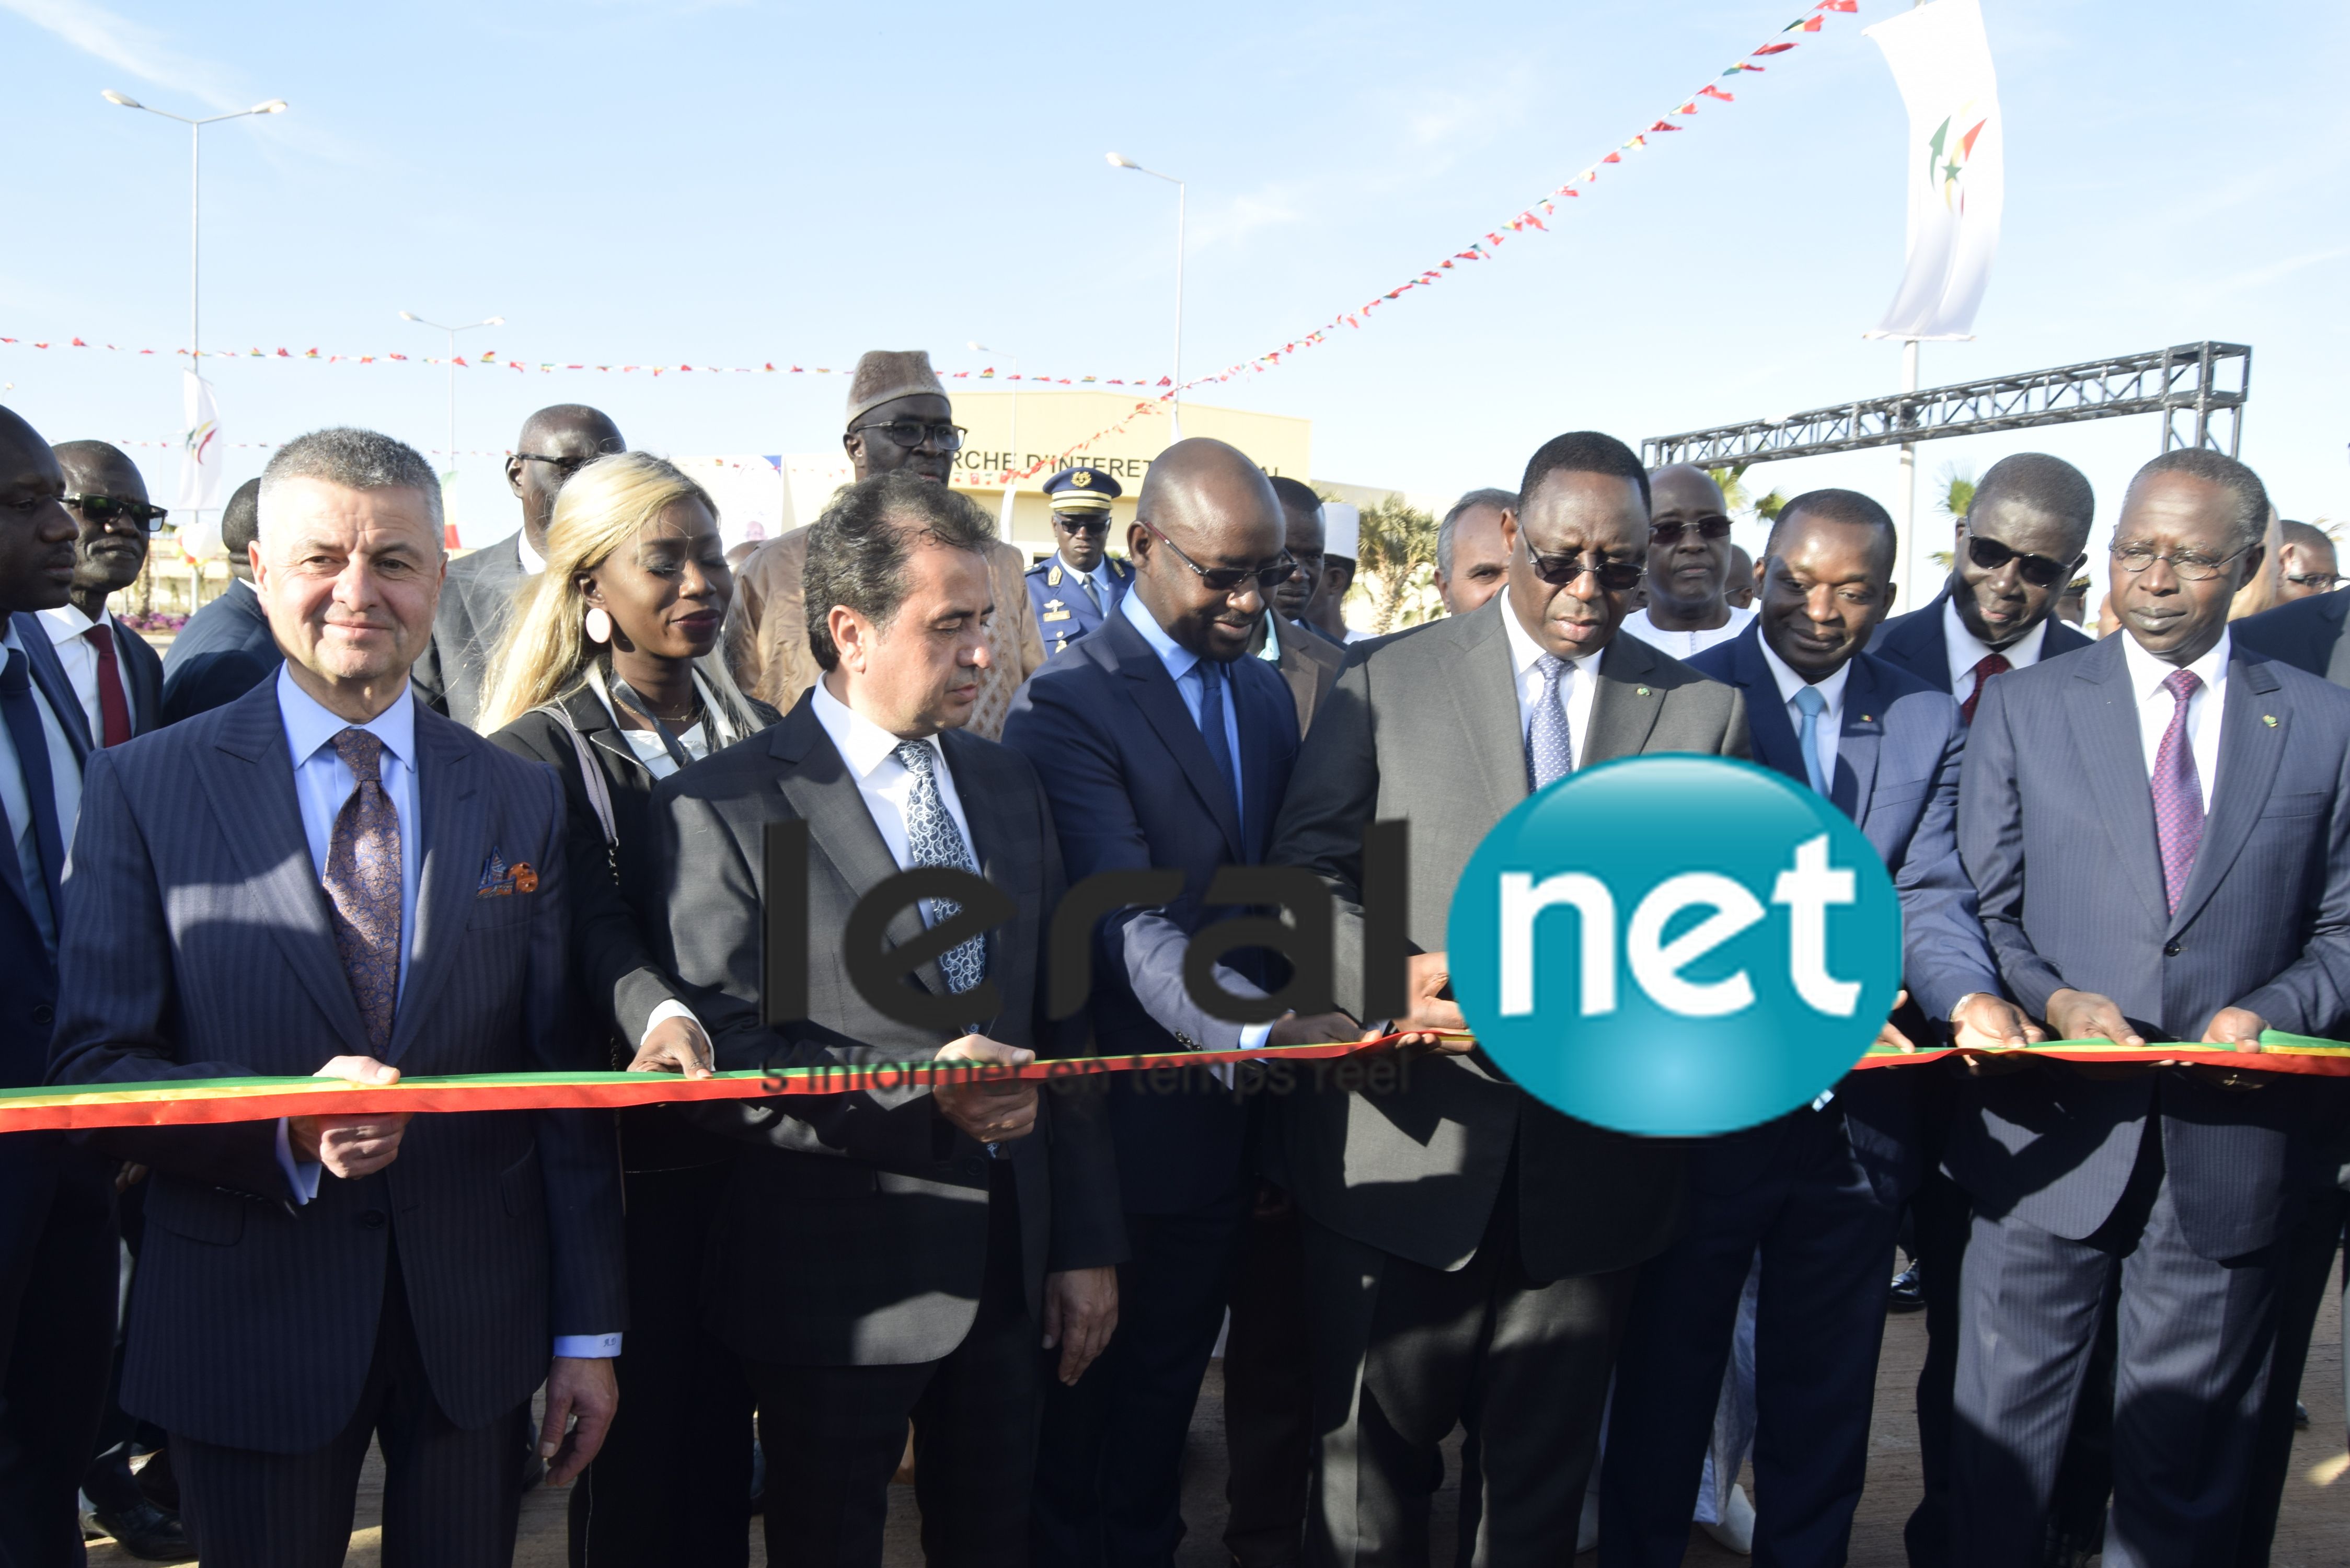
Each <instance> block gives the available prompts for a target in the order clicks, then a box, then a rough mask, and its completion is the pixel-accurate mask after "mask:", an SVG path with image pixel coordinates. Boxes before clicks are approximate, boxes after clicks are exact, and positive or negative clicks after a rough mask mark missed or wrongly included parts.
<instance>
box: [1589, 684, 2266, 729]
mask: <svg viewBox="0 0 2350 1568" xmlns="http://www.w3.org/2000/svg"><path fill="white" fill-rule="evenodd" d="M1632 690H1633V691H1635V692H1637V693H1638V694H1639V695H1640V696H1643V697H1646V696H1647V695H1648V688H1647V687H1645V686H1635V687H1633V688H1632ZM2270 722H2272V723H2273V722H2275V721H2273V720H2272V721H2270Z"/></svg>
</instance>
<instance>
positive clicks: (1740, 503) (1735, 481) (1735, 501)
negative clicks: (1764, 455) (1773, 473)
mask: <svg viewBox="0 0 2350 1568" xmlns="http://www.w3.org/2000/svg"><path fill="white" fill-rule="evenodd" d="M1752 466H1754V465H1753V464H1752V463H1747V462H1742V463H1739V464H1737V465H1736V466H1735V467H1724V468H1709V469H1707V470H1706V471H1705V472H1706V474H1707V477H1709V478H1711V480H1712V481H1713V483H1715V484H1716V485H1718V486H1720V487H1721V504H1723V505H1724V506H1726V507H1728V508H1729V509H1730V510H1731V512H1732V513H1740V512H1742V513H1744V514H1747V515H1748V516H1750V517H1752V518H1756V519H1758V520H1760V521H1762V522H1764V523H1772V522H1776V521H1777V520H1778V516H1779V514H1780V512H1781V510H1782V509H1783V508H1784V507H1785V506H1786V504H1787V502H1788V500H1789V497H1787V496H1785V495H1783V494H1782V493H1780V492H1778V491H1776V490H1773V491H1771V492H1770V493H1767V494H1764V495H1760V496H1758V495H1755V494H1754V493H1752V492H1751V491H1749V490H1748V489H1747V488H1746V478H1745V475H1746V471H1747V470H1748V469H1749V468H1752Z"/></svg>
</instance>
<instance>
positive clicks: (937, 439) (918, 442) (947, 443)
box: [848, 420, 970, 452]
mask: <svg viewBox="0 0 2350 1568" xmlns="http://www.w3.org/2000/svg"><path fill="white" fill-rule="evenodd" d="M848 428H849V429H850V430H852V431H880V432H881V433H882V434H883V435H886V436H888V437H889V439H890V440H891V441H896V442H897V443H898V444H899V446H902V447H904V448H905V449H906V450H907V451H908V452H911V451H913V450H914V449H915V448H916V447H918V446H922V445H925V444H928V445H931V446H934V447H936V448H938V450H939V451H941V452H961V451H962V438H963V437H964V436H965V435H967V434H969V433H970V432H969V431H965V430H964V429H963V428H962V426H961V425H945V424H939V425H934V424H931V423H928V422H927V421H922V420H891V421H889V423H888V424H886V425H851V426H849V427H848Z"/></svg>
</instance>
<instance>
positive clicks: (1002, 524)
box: [971, 337, 1020, 543]
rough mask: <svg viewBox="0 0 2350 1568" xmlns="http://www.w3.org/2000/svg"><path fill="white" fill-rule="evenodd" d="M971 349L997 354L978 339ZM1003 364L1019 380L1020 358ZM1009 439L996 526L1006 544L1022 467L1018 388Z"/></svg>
mask: <svg viewBox="0 0 2350 1568" xmlns="http://www.w3.org/2000/svg"><path fill="white" fill-rule="evenodd" d="M971 348H972V353H974V354H993V353H994V352H995V350H994V349H993V348H989V347H988V346H987V345H986V344H984V343H982V342H981V341H980V340H979V339H978V338H976V337H974V338H972V340H971ZM1003 362H1004V363H1005V364H1007V365H1009V366H1011V367H1012V374H1013V377H1014V379H1018V377H1019V375H1020V356H1019V355H1017V354H1006V355H1005V356H1004V357H1003ZM1007 439H1008V440H1009V441H1010V443H1011V447H1012V450H1011V452H1008V453H1007V454H1005V457H1004V460H1003V516H1002V518H1001V519H1000V520H999V521H998V522H997V523H996V524H995V526H996V531H997V532H998V533H1000V534H1002V535H1003V538H1004V540H1005V542H1006V543H1009V542H1010V541H1011V538H1012V494H1013V491H1014V486H1015V483H1016V482H1015V480H1014V477H1013V475H1014V471H1015V470H1017V469H1018V468H1019V466H1020V389H1019V388H1017V387H1014V388H1013V389H1012V433H1011V435H1010V437H1009V438H1007Z"/></svg>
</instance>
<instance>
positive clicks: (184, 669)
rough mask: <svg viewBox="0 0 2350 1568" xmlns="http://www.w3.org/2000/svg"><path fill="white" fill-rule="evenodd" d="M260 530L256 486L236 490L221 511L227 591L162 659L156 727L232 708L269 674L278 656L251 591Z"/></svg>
mask: <svg viewBox="0 0 2350 1568" xmlns="http://www.w3.org/2000/svg"><path fill="white" fill-rule="evenodd" d="M260 531H261V481H260V480H258V479H248V480H246V481H245V482H244V483H243V484H240V485H238V486H237V487H236V493H235V494H234V495H232V496H230V497H229V498H228V504H227V505H226V506H225V507H224V508H222V510H221V548H223V549H224V550H226V551H227V552H228V571H229V580H228V587H225V588H223V589H222V590H221V592H220V596H219V597H217V598H214V599H213V601H212V603H210V604H208V605H205V606H204V607H203V608H201V609H199V610H197V611H196V613H195V614H193V615H192V616H190V617H189V618H188V624H187V625H185V626H183V627H182V628H180V635H179V636H177V637H175V638H173V639H172V647H171V650H170V651H169V652H167V653H165V654H164V655H163V722H165V723H166V724H176V723H178V722H180V721H181V720H182V719H186V718H190V717H192V716H193V715H195V714H198V713H205V712H210V711H212V710H213V709H214V708H218V707H222V706H224V705H225V704H227V703H230V702H234V701H236V700H237V699H238V698H240V697H242V696H244V694H245V693H246V692H248V691H252V690H253V689H254V688H255V687H256V686H258V685H260V684H261V683H262V682H263V681H265V680H268V679H269V678H270V677H271V676H273V675H275V674H276V673H277V667H278V666H279V665H280V664H282V663H284V662H285V659H286V656H285V655H284V654H282V653H280V652H278V651H277V641H276V639H275V638H273V637H271V636H270V635H269V616H268V612H266V611H265V610H264V609H263V608H262V607H261V597H260V596H259V595H258V594H256V593H255V592H254V591H253V562H252V560H251V558H250V557H251V555H252V551H253V541H254V539H255V536H256V535H258V534H259V533H260Z"/></svg>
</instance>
